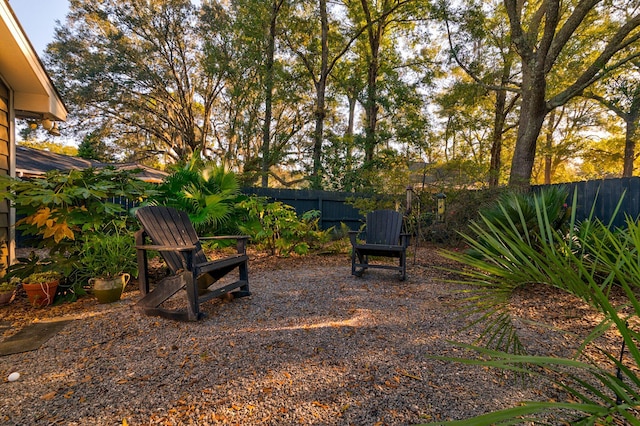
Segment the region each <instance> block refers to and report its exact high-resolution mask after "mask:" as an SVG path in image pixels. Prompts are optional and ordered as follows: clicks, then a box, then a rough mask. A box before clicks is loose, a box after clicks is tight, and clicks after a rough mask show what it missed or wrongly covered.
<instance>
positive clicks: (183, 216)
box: [136, 206, 207, 273]
mask: <svg viewBox="0 0 640 426" xmlns="http://www.w3.org/2000/svg"><path fill="white" fill-rule="evenodd" d="M136 217H137V218H138V220H139V221H140V223H141V224H142V227H143V228H144V231H145V232H146V233H147V235H148V236H149V238H151V241H153V244H155V245H159V246H174V247H183V246H191V245H193V246H196V248H197V251H196V255H195V257H194V259H193V261H194V263H203V262H206V261H207V258H206V256H205V254H204V251H203V250H202V246H201V245H200V241H199V239H198V234H197V233H196V230H195V229H194V227H193V224H192V223H191V221H190V220H189V215H187V213H185V212H183V211H179V210H176V209H174V208H171V207H163V206H146V207H141V208H139V209H138V210H137V211H136ZM160 254H161V255H162V257H163V259H164V260H165V262H166V263H167V266H169V268H170V269H171V271H173V272H174V273H176V272H177V271H178V270H180V269H182V268H183V267H184V266H183V265H184V263H183V261H184V260H185V259H186V254H185V253H181V252H177V251H175V252H171V251H162V252H160Z"/></svg>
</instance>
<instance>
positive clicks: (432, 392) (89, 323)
mask: <svg viewBox="0 0 640 426" xmlns="http://www.w3.org/2000/svg"><path fill="white" fill-rule="evenodd" d="M441 263H442V259H439V258H438V257H437V254H435V251H434V250H431V249H419V251H418V253H417V256H416V263H415V264H414V259H413V258H412V259H410V268H409V270H408V276H409V277H408V279H407V281H405V282H400V281H399V280H397V277H396V275H395V274H394V273H393V272H392V271H387V270H369V271H368V272H367V273H366V274H365V275H364V276H363V277H362V278H356V277H353V276H351V275H350V264H349V260H348V258H347V257H346V256H345V255H341V256H312V257H307V258H301V259H275V258H255V259H252V261H251V263H250V269H251V271H250V285H251V291H252V293H253V295H252V296H250V297H247V298H242V299H236V300H231V301H228V300H227V301H224V300H215V301H211V302H208V303H207V304H205V305H203V306H202V309H203V310H204V311H205V312H207V313H208V317H207V318H206V319H205V320H203V321H200V322H197V323H187V322H175V321H171V320H168V319H163V318H156V317H147V316H142V315H141V314H139V313H138V312H136V311H134V310H133V309H131V306H132V305H133V303H135V301H136V300H137V299H138V298H139V293H138V292H137V291H135V290H134V289H133V286H132V287H131V288H132V289H131V290H130V291H127V292H126V293H125V295H124V296H123V300H121V301H120V302H116V303H113V304H109V305H99V304H97V303H96V302H95V300H93V298H92V297H86V298H83V299H81V300H80V301H78V302H75V303H71V304H64V305H60V306H53V307H48V308H44V309H39V310H34V309H31V308H24V306H23V305H24V302H23V301H16V302H14V303H13V304H12V305H10V306H8V307H4V308H0V320H4V321H12V323H13V324H14V331H13V332H15V330H17V329H18V328H19V327H20V326H21V325H24V324H26V323H27V322H29V321H32V320H41V321H42V320H47V319H49V318H51V317H53V316H65V315H66V316H73V317H74V318H77V319H76V320H75V321H73V322H71V323H70V324H69V325H67V326H66V328H65V329H64V330H63V331H61V332H59V333H58V334H57V335H55V336H54V337H53V338H51V339H50V340H49V341H47V342H46V343H45V344H44V345H43V346H42V347H41V348H40V349H39V350H37V351H33V352H28V353H22V354H15V355H9V356H5V357H0V373H1V374H2V377H4V380H2V381H0V390H1V391H0V408H1V409H0V423H2V424H7V425H39V424H42V425H52V424H56V425H58V424H60V425H116V424H117V425H121V424H125V422H126V424H128V425H132V426H133V425H155V424H162V425H191V424H193V425H207V424H237V425H254V424H255V425H257V424H266V425H298V424H303V425H408V424H416V423H424V422H429V421H432V422H433V421H441V420H447V419H464V418H468V417H469V416H473V415H478V414H481V413H485V412H487V411H491V410H496V409H500V408H505V407H510V406H513V405H516V404H517V403H518V402H519V401H523V400H530V399H534V400H546V399H549V398H558V397H559V396H558V395H557V393H556V391H555V390H554V389H553V388H544V387H543V384H542V383H537V382H535V381H527V383H526V386H525V385H524V384H523V383H522V381H518V380H513V379H511V378H508V377H506V376H505V375H504V374H503V373H501V372H498V371H493V370H487V369H485V368H482V367H476V366H467V365H462V364H458V363H451V362H445V361H439V360H434V359H432V358H430V356H434V355H436V356H452V357H456V356H462V355H464V353H463V351H462V350H460V349H458V348H456V347H454V346H453V345H451V344H450V343H448V340H456V341H466V342H471V341H472V340H473V338H474V337H475V335H474V333H473V332H471V331H469V332H466V333H465V334H456V331H457V330H460V329H462V328H463V326H464V324H465V322H464V321H465V320H464V318H461V317H460V316H459V315H457V313H458V312H459V307H460V297H461V296H459V295H457V294H456V293H455V290H457V289H459V287H457V286H455V285H452V284H450V283H446V282H445V279H446V273H443V272H442V271H439V270H436V269H434V268H433V265H434V264H441ZM541 297H542V298H543V299H544V298H545V296H544V295H542V296H541ZM569 305H570V308H571V309H576V306H575V304H573V303H570V304H569ZM526 308H527V309H531V310H532V312H534V313H535V309H533V308H532V306H531V305H527V306H526ZM557 315H559V316H561V315H560V314H557ZM565 317H566V316H565ZM565 317H563V318H565ZM524 327H525V326H523V328H524ZM574 331H575V329H574ZM523 332H524V333H525V334H527V331H526V330H524V329H523ZM11 333H12V331H9V332H7V333H5V336H7V335H10V334H11ZM529 339H530V340H531V342H530V343H531V344H532V345H533V346H535V347H537V348H538V350H541V349H540V347H541V346H540V345H537V346H536V343H538V341H539V342H541V343H542V342H544V344H545V345H546V346H549V347H550V348H552V349H553V350H558V348H559V347H560V346H562V347H563V348H564V347H566V344H567V343H566V340H562V339H561V338H560V337H558V339H559V340H557V341H556V342H560V341H562V342H564V344H562V345H556V344H552V342H553V341H554V340H553V338H550V337H549V335H548V334H547V332H543V331H539V330H535V329H531V331H530V332H529ZM550 352H551V350H550ZM14 371H17V372H19V373H20V374H21V377H20V379H19V380H18V381H16V382H8V381H7V380H6V378H7V376H8V375H9V373H11V372H14Z"/></svg>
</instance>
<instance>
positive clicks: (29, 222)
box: [0, 168, 152, 252]
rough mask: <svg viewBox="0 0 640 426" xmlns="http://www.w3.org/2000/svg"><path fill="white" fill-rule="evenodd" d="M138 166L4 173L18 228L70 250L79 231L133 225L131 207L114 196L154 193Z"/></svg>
mask: <svg viewBox="0 0 640 426" xmlns="http://www.w3.org/2000/svg"><path fill="white" fill-rule="evenodd" d="M135 173H136V171H135V170H132V171H121V170H115V169H114V168H105V169H100V170H95V169H86V170H72V171H70V172H60V171H57V170H56V171H51V172H48V173H47V174H46V175H45V177H44V178H35V179H20V178H10V177H6V176H0V188H5V189H4V190H3V191H0V197H5V198H8V199H9V200H11V201H12V202H13V204H14V206H15V208H16V213H17V214H18V216H22V217H23V218H22V219H20V220H19V221H18V222H17V223H16V229H19V230H21V231H22V232H23V234H24V235H32V236H36V237H38V246H39V247H47V248H49V249H51V250H52V251H54V252H64V251H65V250H67V249H68V248H69V247H70V246H73V245H74V243H73V241H75V240H76V239H77V236H78V234H79V233H82V232H88V231H100V230H103V228H104V227H105V226H110V225H111V224H118V226H124V227H126V226H129V225H131V226H133V223H134V220H133V217H132V216H131V215H129V214H128V212H127V211H126V210H125V208H124V207H123V206H122V205H120V204H118V203H116V202H114V200H115V199H118V198H123V199H127V200H131V201H134V202H137V203H142V202H143V201H144V200H146V198H147V197H148V196H149V195H150V194H151V193H152V192H151V189H150V188H149V186H148V184H146V183H145V182H142V181H141V180H139V179H136V177H135Z"/></svg>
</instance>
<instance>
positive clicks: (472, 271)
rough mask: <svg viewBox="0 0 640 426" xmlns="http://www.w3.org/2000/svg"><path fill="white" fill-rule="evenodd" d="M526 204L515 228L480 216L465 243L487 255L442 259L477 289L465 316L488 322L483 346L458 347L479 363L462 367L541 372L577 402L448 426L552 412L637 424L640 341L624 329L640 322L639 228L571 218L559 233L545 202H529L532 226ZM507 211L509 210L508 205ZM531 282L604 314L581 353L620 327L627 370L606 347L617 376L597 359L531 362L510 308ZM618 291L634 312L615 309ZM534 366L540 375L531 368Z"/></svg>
mask: <svg viewBox="0 0 640 426" xmlns="http://www.w3.org/2000/svg"><path fill="white" fill-rule="evenodd" d="M576 198H577V197H576V196H575V195H574V197H573V199H574V205H573V206H572V211H575V203H576ZM526 205H528V204H523V205H520V204H518V205H516V206H514V209H513V212H514V215H515V217H516V218H518V219H520V220H512V221H510V222H509V221H506V220H504V219H503V220H490V219H489V218H486V217H484V216H482V219H483V225H482V226H480V225H478V224H473V225H472V229H473V231H474V232H475V235H473V236H469V235H465V236H464V238H465V240H466V241H467V242H468V244H470V245H471V246H472V247H473V248H474V250H475V251H477V253H480V254H482V256H475V255H472V254H470V253H460V252H445V253H444V256H445V257H447V258H449V259H453V260H456V261H458V262H461V263H462V264H464V265H466V266H468V267H469V268H468V269H464V270H463V271H462V274H463V278H462V279H461V280H459V281H458V282H460V283H464V284H468V285H469V286H470V288H469V290H468V291H467V292H466V295H467V301H468V302H469V306H470V312H466V313H472V314H475V315H476V318H477V320H476V323H478V322H482V323H484V324H485V331H484V333H482V334H481V336H480V338H479V340H478V341H477V342H476V343H481V344H483V346H485V347H479V346H470V345H463V344H460V345H459V346H461V347H465V348H467V349H474V350H476V351H477V352H478V353H479V354H480V355H481V356H482V359H481V360H469V359H456V360H457V361H460V362H464V363H470V364H479V365H485V366H493V367H498V368H502V369H506V370H510V371H515V372H518V373H524V374H542V375H543V377H545V378H547V379H548V380H550V381H552V382H553V383H554V384H555V385H557V386H558V387H559V388H561V389H564V390H565V391H566V392H567V393H568V394H569V395H570V396H571V400H570V401H569V402H553V401H552V402H533V401H532V402H525V403H523V404H521V405H520V406H518V407H514V408H510V409H506V410H501V411H497V412H494V413H489V414H485V415H482V416H479V417H477V418H474V419H467V420H464V421H459V422H448V423H446V424H469V423H473V424H477V425H492V424H515V423H518V422H519V421H521V420H522V419H523V417H526V418H527V419H528V420H529V421H532V422H545V421H546V418H547V417H548V414H549V413H551V412H554V413H555V414H556V415H557V416H561V417H562V416H564V417H565V418H566V423H571V424H585V425H590V424H622V423H625V422H626V423H625V424H639V423H640V418H638V417H637V416H638V411H637V410H638V408H639V407H640V376H639V375H638V371H640V370H639V367H640V347H639V346H638V341H639V340H638V339H639V338H640V333H638V332H636V331H633V330H632V329H631V328H630V327H628V326H627V322H628V321H629V319H630V318H632V317H638V316H640V300H638V298H637V290H638V289H637V287H638V283H637V277H638V276H640V275H639V274H640V263H639V262H638V253H639V252H640V225H638V224H637V223H636V222H635V221H634V220H631V218H627V228H626V230H624V231H623V230H611V229H610V228H609V227H608V226H605V225H603V224H601V223H599V222H597V221H595V222H594V221H587V223H585V224H583V226H577V224H576V223H575V217H574V216H573V215H572V216H571V219H570V221H569V226H568V228H567V232H566V233H565V232H562V231H561V230H560V229H559V228H558V226H556V225H557V224H556V223H555V222H554V218H553V217H550V216H549V215H548V214H545V212H547V211H548V207H549V206H547V205H546V202H545V198H544V197H533V201H532V202H531V204H530V205H531V206H533V208H534V211H535V217H536V220H535V221H531V222H527V221H526V220H524V219H525V217H527V213H526V207H523V206H526ZM619 205H620V204H618V206H619ZM502 207H504V210H505V211H506V207H505V206H502ZM505 222H507V223H505ZM521 225H522V226H521ZM531 235H536V236H537V237H538V240H537V241H535V246H534V245H532V244H531V242H532V241H533V240H532V238H530V236H531ZM532 282H535V283H544V284H547V285H550V286H554V287H557V288H559V289H561V290H563V291H566V292H569V293H571V294H573V295H576V296H578V297H580V298H581V299H583V300H584V301H585V302H587V303H589V305H591V306H592V307H594V308H595V309H597V310H598V311H599V312H601V313H602V314H603V315H604V319H603V320H602V321H601V323H600V324H598V325H597V326H596V327H595V328H594V331H593V332H592V333H591V334H590V336H589V337H588V338H587V340H586V341H585V342H583V344H582V345H581V348H582V349H584V348H585V347H586V346H587V345H588V344H590V343H593V342H594V339H595V338H596V337H598V336H600V335H602V334H603V333H605V332H606V331H607V330H608V329H609V328H611V327H614V328H616V329H617V332H618V333H619V334H620V335H621V336H622V338H623V341H624V344H625V346H626V348H627V350H628V352H629V358H630V362H629V360H626V361H625V362H622V361H621V360H620V359H619V358H618V357H617V356H616V355H617V354H616V355H614V354H610V353H608V352H607V351H606V350H603V349H601V352H602V354H603V355H604V356H605V357H606V359H607V360H608V361H609V363H610V364H611V365H614V366H615V369H616V370H617V371H616V372H614V371H611V369H610V366H602V365H599V364H597V363H596V362H595V361H589V362H580V361H577V360H576V359H564V358H553V357H538V356H529V355H526V354H525V352H524V348H523V347H522V345H521V343H520V341H519V339H518V336H517V333H516V332H515V330H514V328H513V327H512V324H511V322H510V320H511V318H510V315H509V310H508V308H509V306H508V304H509V298H510V297H511V294H512V293H513V290H515V289H516V288H518V287H520V286H523V285H526V284H527V283H532ZM613 285H618V286H620V288H621V289H622V291H623V293H624V295H625V296H626V298H627V302H628V303H627V306H628V308H629V309H630V312H631V313H628V311H625V312H627V313H624V314H622V313H621V312H619V311H618V308H617V307H616V306H614V305H613V304H612V303H611V302H610V300H609V297H608V295H609V292H610V289H611V286H613ZM442 359H445V358H442ZM448 359H451V358H448ZM630 363H631V364H632V365H629V364H630ZM527 366H529V367H536V368H529V369H527V368H526V367H527ZM535 416H541V417H535ZM563 423H565V422H563ZM439 424H443V423H439Z"/></svg>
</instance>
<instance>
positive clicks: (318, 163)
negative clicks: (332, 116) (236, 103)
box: [311, 0, 329, 189]
mask: <svg viewBox="0 0 640 426" xmlns="http://www.w3.org/2000/svg"><path fill="white" fill-rule="evenodd" d="M319 6H320V25H321V43H322V53H321V55H322V57H321V65H320V76H319V78H318V81H317V82H316V111H315V115H316V128H315V131H314V132H313V172H312V175H311V187H312V188H313V189H321V188H322V172H321V171H322V141H323V139H324V119H325V115H326V112H325V92H326V88H327V78H328V75H329V19H328V17H327V0H320V4H319Z"/></svg>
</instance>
